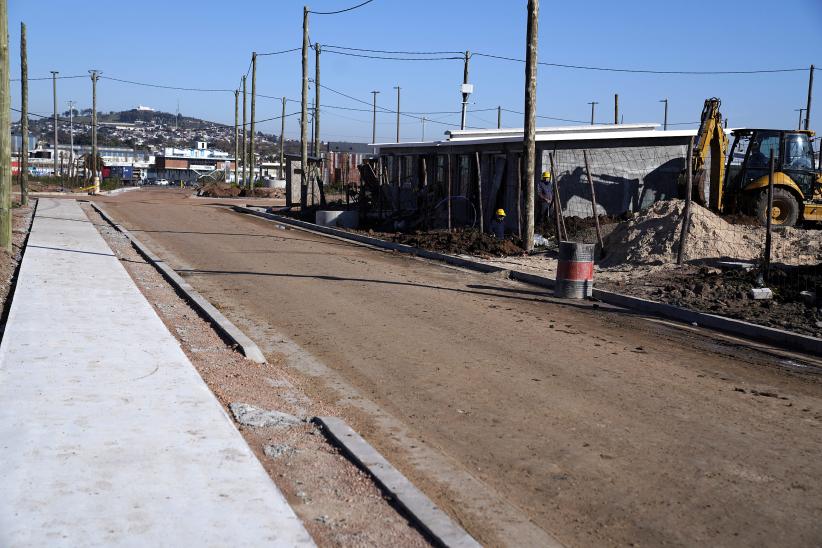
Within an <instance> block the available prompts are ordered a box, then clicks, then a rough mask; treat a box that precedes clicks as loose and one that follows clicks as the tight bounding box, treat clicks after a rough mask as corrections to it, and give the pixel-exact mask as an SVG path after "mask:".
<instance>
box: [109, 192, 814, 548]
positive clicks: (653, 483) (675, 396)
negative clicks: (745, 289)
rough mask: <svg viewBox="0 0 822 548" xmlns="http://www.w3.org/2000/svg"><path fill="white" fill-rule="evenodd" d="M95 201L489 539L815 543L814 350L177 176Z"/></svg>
mask: <svg viewBox="0 0 822 548" xmlns="http://www.w3.org/2000/svg"><path fill="white" fill-rule="evenodd" d="M101 201H105V202H107V203H106V207H107V209H108V210H109V212H110V213H111V214H112V215H113V216H114V217H115V218H117V219H118V220H119V221H120V222H121V223H122V224H124V225H125V226H126V227H127V228H128V229H129V230H131V231H133V232H135V234H136V235H137V236H138V237H140V238H141V239H142V240H144V241H145V242H146V243H147V244H148V245H150V246H151V247H152V248H153V249H154V250H155V251H156V252H157V253H158V254H159V255H161V256H163V257H164V258H165V259H166V260H167V261H168V262H169V263H170V264H171V265H172V266H173V267H174V268H176V269H177V270H178V271H180V272H181V273H183V274H184V275H185V276H186V277H187V279H188V281H189V282H190V283H191V284H192V285H193V286H194V287H195V288H197V289H198V290H199V291H200V292H202V293H203V294H204V295H205V296H206V297H207V298H209V299H210V300H211V301H212V302H213V303H214V304H215V305H216V306H217V307H218V308H220V309H221V310H222V311H223V312H224V313H225V314H226V315H227V316H228V317H229V318H230V319H231V320H232V321H234V322H235V323H237V324H238V325H239V326H240V327H241V328H243V329H244V330H246V332H247V333H248V334H249V335H251V337H252V338H254V339H255V340H256V341H257V342H258V343H259V344H260V346H261V347H263V348H264V350H265V351H267V352H269V353H272V354H273V353H282V354H284V355H285V356H286V357H287V363H288V364H289V367H291V368H293V369H294V370H295V371H298V372H300V373H301V376H302V378H303V379H304V382H305V387H306V388H307V390H308V391H309V392H310V393H311V394H312V395H313V396H314V397H315V398H317V399H319V400H323V401H327V402H330V403H335V404H336V405H337V406H338V407H339V408H340V409H341V411H342V412H343V413H344V414H345V418H346V419H348V420H349V421H351V422H352V423H353V424H354V426H355V427H356V428H357V429H358V430H360V431H361V433H362V434H363V435H364V437H365V438H366V439H368V440H369V441H370V442H372V443H373V444H374V445H375V446H376V447H377V448H378V449H379V450H381V451H382V452H383V453H384V454H385V455H386V456H387V457H388V458H389V460H391V461H392V462H394V463H395V464H396V465H397V466H398V467H399V468H400V469H401V470H402V471H403V472H405V473H406V475H408V476H409V477H410V478H411V479H412V480H413V481H414V482H415V483H417V485H418V486H420V487H421V488H422V489H423V490H424V491H425V492H426V493H427V494H428V495H429V496H431V497H432V498H433V499H434V500H435V501H436V502H438V503H439V504H440V505H442V507H443V508H445V509H446V510H447V511H449V512H450V513H451V514H452V515H453V516H455V517H456V518H457V519H458V520H459V521H460V522H461V523H462V524H463V525H464V526H465V527H466V528H467V529H468V530H469V532H471V533H472V534H473V535H475V536H476V537H477V538H478V539H479V540H481V541H482V542H483V543H486V544H490V545H512V546H514V545H534V544H541V543H544V542H545V541H546V540H547V539H548V537H547V536H546V535H545V532H548V533H549V534H550V535H553V536H554V537H555V538H556V539H558V540H559V541H560V542H562V543H565V544H567V545H572V546H593V545H596V546H601V545H624V544H631V543H634V544H642V545H663V544H674V545H685V544H687V545H693V544H697V543H710V544H713V545H725V546H748V545H764V544H770V545H773V544H779V545H792V546H801V545H804V546H810V545H818V544H819V543H820V541H822V520H819V519H818V518H819V516H820V515H822V485H821V484H820V480H819V478H820V477H822V460H820V459H819V454H820V452H822V428H820V427H822V384H820V380H822V377H820V374H819V371H820V369H816V368H814V367H813V366H812V364H813V361H812V360H808V361H803V360H801V359H793V360H789V359H787V358H785V357H780V356H779V355H777V354H770V353H766V352H759V351H755V350H751V349H748V348H746V347H744V346H739V345H736V344H733V343H731V342H728V341H727V340H724V339H715V338H712V337H709V336H707V335H706V334H705V333H703V332H702V331H701V330H698V329H690V328H680V327H673V326H671V325H668V324H666V323H664V322H660V321H652V320H649V319H647V318H643V317H641V316H636V315H633V314H630V313H627V312H624V311H618V310H613V309H610V308H607V307H596V308H594V307H593V306H592V305H590V304H579V305H576V304H568V303H559V302H557V301H555V300H553V299H552V298H551V297H550V295H549V294H547V293H545V292H543V291H540V290H538V289H535V288H533V287H529V286H525V285H521V284H517V283H514V282H511V281H508V280H502V279H497V278H494V277H492V276H488V275H481V274H475V273H469V272H465V271H461V270H457V269H451V268H445V267H443V266H440V265H435V264H431V263H427V262H423V261H420V260H415V259H411V258H408V257H403V256H397V255H394V254H390V253H384V252H379V251H375V250H371V249H367V248H363V247H359V246H354V245H352V244H349V243H346V242H343V241H338V240H333V239H328V238H325V237H321V236H315V235H312V234H309V233H306V232H301V231H296V230H285V229H283V228H278V226H277V225H276V224H274V223H271V222H267V221H264V220H260V219H255V218H249V217H245V216H242V215H240V214H237V213H233V212H230V211H227V210H225V209H222V208H219V207H215V206H212V205H209V204H210V203H212V202H209V201H202V200H200V201H197V200H192V199H189V198H185V197H184V196H183V195H180V194H177V193H172V192H168V191H159V192H158V191H140V192H134V193H129V194H125V195H122V196H120V197H117V198H112V199H101Z"/></svg>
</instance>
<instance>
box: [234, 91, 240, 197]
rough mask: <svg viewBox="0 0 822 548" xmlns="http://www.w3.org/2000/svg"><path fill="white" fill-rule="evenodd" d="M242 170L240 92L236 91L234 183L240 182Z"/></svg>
mask: <svg viewBox="0 0 822 548" xmlns="http://www.w3.org/2000/svg"><path fill="white" fill-rule="evenodd" d="M239 169H240V90H239V89H235V90H234V182H235V183H237V182H239Z"/></svg>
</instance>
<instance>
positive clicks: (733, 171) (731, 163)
mask: <svg viewBox="0 0 822 548" xmlns="http://www.w3.org/2000/svg"><path fill="white" fill-rule="evenodd" d="M720 105H721V102H720V100H719V99H717V98H715V97H714V98H711V99H707V100H706V101H705V106H704V107H703V109H702V120H701V122H700V125H699V132H698V133H697V136H696V139H695V140H694V150H693V166H692V167H693V173H694V187H693V188H694V199H695V200H697V202H698V203H700V204H702V205H704V206H706V207H708V208H710V209H711V210H713V211H716V212H719V213H737V212H739V213H745V214H748V215H754V216H756V217H757V218H759V219H760V221H761V222H763V223H764V222H765V221H766V220H767V216H768V215H769V214H770V215H771V222H772V223H773V224H777V225H785V226H793V225H795V224H797V223H798V222H803V221H804V222H820V221H822V167H818V166H817V165H816V164H815V161H814V153H813V146H812V141H813V139H814V136H815V133H814V132H813V131H809V130H782V129H735V130H733V131H732V132H731V135H732V136H733V144H732V145H731V146H730V150H729V145H728V143H729V140H728V136H727V135H726V133H725V129H724V128H723V127H722V114H720V112H719V107H720ZM771 151H773V154H774V163H775V166H774V181H773V182H774V190H773V207H772V208H771V210H770V212H769V211H768V177H769V173H770V168H769V165H770V154H771ZM820 161H822V160H820ZM706 187H707V188H706Z"/></svg>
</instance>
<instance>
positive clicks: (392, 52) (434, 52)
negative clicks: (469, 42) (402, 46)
mask: <svg viewBox="0 0 822 548" xmlns="http://www.w3.org/2000/svg"><path fill="white" fill-rule="evenodd" d="M326 48H333V49H342V50H347V51H361V52H366V53H387V54H395V55H464V54H465V52H464V51H392V50H384V49H364V48H350V47H347V46H334V45H328V44H323V49H326ZM460 59H462V58H460Z"/></svg>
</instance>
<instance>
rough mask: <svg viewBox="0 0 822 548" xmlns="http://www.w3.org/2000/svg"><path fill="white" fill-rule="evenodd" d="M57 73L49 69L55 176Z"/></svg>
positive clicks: (56, 162)
mask: <svg viewBox="0 0 822 548" xmlns="http://www.w3.org/2000/svg"><path fill="white" fill-rule="evenodd" d="M57 74H59V73H58V72H57V71H56V70H52V71H51V92H52V93H51V95H52V99H54V158H53V160H54V176H55V177H57V166H58V162H59V160H58V159H57V155H58V153H57Z"/></svg>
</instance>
